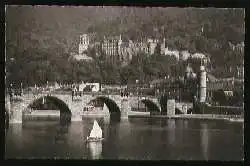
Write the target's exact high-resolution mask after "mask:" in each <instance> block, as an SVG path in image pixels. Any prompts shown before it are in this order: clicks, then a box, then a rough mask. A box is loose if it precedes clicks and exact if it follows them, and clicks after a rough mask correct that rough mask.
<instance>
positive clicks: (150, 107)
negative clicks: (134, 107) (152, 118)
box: [141, 99, 161, 114]
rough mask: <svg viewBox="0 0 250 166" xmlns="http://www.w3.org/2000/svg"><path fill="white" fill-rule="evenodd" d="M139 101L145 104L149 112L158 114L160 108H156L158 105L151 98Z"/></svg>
mask: <svg viewBox="0 0 250 166" xmlns="http://www.w3.org/2000/svg"><path fill="white" fill-rule="evenodd" d="M141 102H143V103H144V104H145V106H146V107H147V108H148V110H149V112H150V114H158V113H160V112H161V111H160V109H159V108H158V106H157V105H156V104H155V103H154V102H153V101H151V100H148V99H144V100H141Z"/></svg>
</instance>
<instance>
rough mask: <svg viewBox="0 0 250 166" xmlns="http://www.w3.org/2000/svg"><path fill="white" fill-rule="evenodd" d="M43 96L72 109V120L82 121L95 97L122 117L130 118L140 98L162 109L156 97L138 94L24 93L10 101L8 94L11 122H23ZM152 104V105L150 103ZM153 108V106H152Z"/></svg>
mask: <svg viewBox="0 0 250 166" xmlns="http://www.w3.org/2000/svg"><path fill="white" fill-rule="evenodd" d="M43 97H51V98H53V99H54V101H55V103H54V104H56V105H57V106H60V107H66V108H68V110H70V113H71V121H81V120H82V115H81V113H82V110H83V108H84V107H85V106H87V105H88V104H89V103H90V102H91V101H93V100H95V99H101V100H102V101H103V102H104V103H105V104H106V105H107V107H108V109H109V112H110V115H111V114H112V113H118V114H120V117H121V118H122V119H123V118H128V115H129V113H130V112H131V104H130V103H133V102H138V99H139V100H140V101H142V102H143V103H146V104H145V105H146V106H147V105H148V106H151V105H153V106H154V107H153V109H157V111H161V108H160V104H159V102H158V101H157V99H156V98H153V97H148V98H142V97H140V98H138V97H136V96H129V97H122V96H121V95H118V94H115V95H112V94H109V95H107V94H94V93H93V94H82V95H80V96H79V95H78V96H74V97H73V98H72V95H71V93H56V92H50V93H32V92H31V93H24V94H23V95H22V96H16V97H15V100H13V101H10V97H9V96H8V95H6V97H5V109H6V111H7V113H8V115H9V122H10V123H22V114H23V112H24V111H25V110H27V109H28V108H29V106H30V105H31V104H32V103H33V102H34V101H35V100H38V99H41V98H43ZM150 104H151V105H150ZM151 108H152V107H151Z"/></svg>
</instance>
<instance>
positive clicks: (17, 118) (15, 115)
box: [9, 104, 23, 124]
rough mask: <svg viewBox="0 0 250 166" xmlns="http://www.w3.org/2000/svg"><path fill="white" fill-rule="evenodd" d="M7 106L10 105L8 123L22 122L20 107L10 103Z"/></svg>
mask: <svg viewBox="0 0 250 166" xmlns="http://www.w3.org/2000/svg"><path fill="white" fill-rule="evenodd" d="M9 107H10V109H9V124H22V122H23V113H22V108H16V107H13V105H12V104H10V106H9ZM21 107H22V106H21Z"/></svg>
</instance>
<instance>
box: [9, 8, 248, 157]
mask: <svg viewBox="0 0 250 166" xmlns="http://www.w3.org/2000/svg"><path fill="white" fill-rule="evenodd" d="M244 43H245V9H244V8H214V7H205V8H198V7H182V8H181V7H152V6H151V7H146V6H144V7H142V6H141V7H140V6H58V5H57V6H56V5H54V6H53V5H50V6H49V5H33V6H32V5H6V6H5V143H4V144H5V154H4V157H5V159H80V160H185V161H186V160H188V161H190V160H191V161H193V160H200V161H209V160H213V161H214V160H216V161H243V160H244V49H245V44H244Z"/></svg>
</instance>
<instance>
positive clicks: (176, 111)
mask: <svg viewBox="0 0 250 166" xmlns="http://www.w3.org/2000/svg"><path fill="white" fill-rule="evenodd" d="M175 114H183V113H182V112H181V110H180V109H179V108H175Z"/></svg>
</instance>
